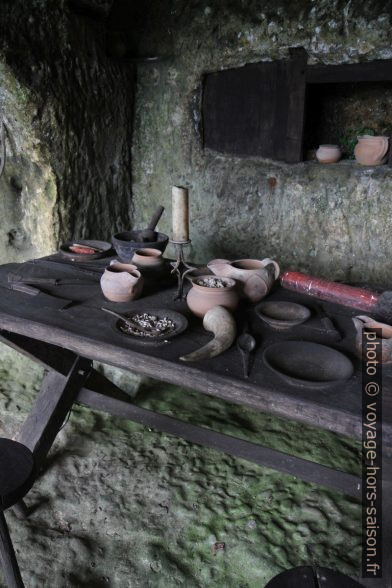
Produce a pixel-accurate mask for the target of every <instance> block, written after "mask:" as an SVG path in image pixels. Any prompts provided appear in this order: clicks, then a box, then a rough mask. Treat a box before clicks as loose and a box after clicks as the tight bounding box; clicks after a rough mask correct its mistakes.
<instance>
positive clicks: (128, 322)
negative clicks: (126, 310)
mask: <svg viewBox="0 0 392 588" xmlns="http://www.w3.org/2000/svg"><path fill="white" fill-rule="evenodd" d="M101 310H103V311H104V312H107V313H109V314H112V315H113V316H115V317H117V318H118V319H120V320H122V321H124V323H125V324H126V325H128V326H130V327H132V328H133V329H137V330H138V331H140V332H141V333H143V332H144V333H156V329H153V328H151V327H141V326H140V325H138V324H137V323H135V322H134V321H133V320H132V319H131V318H129V317H127V316H124V315H123V314H119V313H118V312H115V311H114V310H110V308H105V307H104V306H102V307H101Z"/></svg>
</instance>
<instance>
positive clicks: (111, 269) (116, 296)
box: [101, 261, 143, 302]
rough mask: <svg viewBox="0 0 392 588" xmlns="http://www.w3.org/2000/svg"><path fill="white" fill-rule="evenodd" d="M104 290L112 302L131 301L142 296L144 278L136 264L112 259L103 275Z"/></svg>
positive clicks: (102, 285)
mask: <svg viewBox="0 0 392 588" xmlns="http://www.w3.org/2000/svg"><path fill="white" fill-rule="evenodd" d="M101 288H102V292H103V294H104V296H105V298H107V299H108V300H111V301H112V302H129V301H130V300H134V299H135V298H138V296H140V294H141V292H142V289H143V278H142V275H141V273H140V272H139V270H138V269H137V267H136V265H133V264H131V263H120V262H119V261H112V262H111V263H110V265H109V266H107V267H106V268H105V271H104V273H103V274H102V277H101Z"/></svg>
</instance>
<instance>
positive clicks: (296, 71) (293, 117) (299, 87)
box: [286, 47, 308, 163]
mask: <svg viewBox="0 0 392 588" xmlns="http://www.w3.org/2000/svg"><path fill="white" fill-rule="evenodd" d="M290 57H291V60H290V67H289V68H288V72H287V86H288V112H287V130H286V161H287V163H297V162H299V161H302V159H303V132H304V118H305V92H306V62H307V60H308V54H307V53H306V51H305V49H304V48H303V47H298V48H296V49H293V50H292V51H291V52H290Z"/></svg>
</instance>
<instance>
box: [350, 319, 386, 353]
mask: <svg viewBox="0 0 392 588" xmlns="http://www.w3.org/2000/svg"><path fill="white" fill-rule="evenodd" d="M353 323H354V326H355V330H356V331H357V336H356V338H355V351H356V354H357V355H358V357H360V358H361V359H362V332H363V329H365V331H366V330H369V331H370V330H372V329H381V332H382V337H381V338H379V337H377V338H376V339H373V340H372V341H371V342H372V343H378V349H379V350H380V351H381V363H384V364H387V363H392V326H390V325H387V324H385V323H379V322H378V321H375V320H374V319H372V318H370V316H365V315H361V316H355V317H354V318H353Z"/></svg>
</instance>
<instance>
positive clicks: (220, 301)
mask: <svg viewBox="0 0 392 588" xmlns="http://www.w3.org/2000/svg"><path fill="white" fill-rule="evenodd" d="M209 278H211V276H195V277H193V278H190V281H191V282H192V288H191V289H190V290H189V292H188V295H187V297H186V302H187V305H188V307H189V308H190V310H191V311H192V312H193V314H195V315H196V316H198V317H200V318H203V317H204V315H205V314H206V312H207V311H208V310H210V309H211V308H214V307H215V306H223V307H224V308H226V309H227V310H230V311H232V310H235V309H236V308H237V306H238V303H239V300H240V296H239V293H238V291H237V286H236V283H235V280H232V279H231V278H227V277H224V276H216V278H217V279H220V280H222V281H223V282H224V283H225V286H224V287H220V288H216V287H209V286H203V285H201V284H200V283H198V282H203V280H205V279H209Z"/></svg>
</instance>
